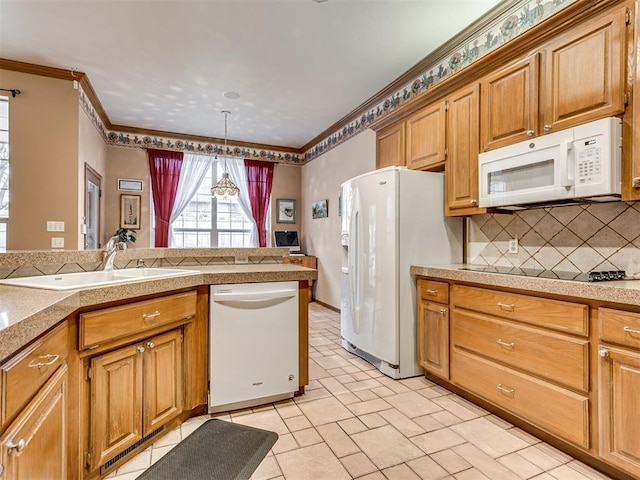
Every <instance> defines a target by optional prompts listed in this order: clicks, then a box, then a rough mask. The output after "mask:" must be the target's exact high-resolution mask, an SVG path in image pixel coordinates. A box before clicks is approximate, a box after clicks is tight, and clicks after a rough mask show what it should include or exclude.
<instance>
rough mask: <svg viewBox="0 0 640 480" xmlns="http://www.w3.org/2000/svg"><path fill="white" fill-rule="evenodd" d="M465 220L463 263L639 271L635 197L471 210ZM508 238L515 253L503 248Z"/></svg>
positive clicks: (639, 214)
mask: <svg viewBox="0 0 640 480" xmlns="http://www.w3.org/2000/svg"><path fill="white" fill-rule="evenodd" d="M468 222H469V223H468V227H469V228H468V237H467V240H468V243H467V247H468V249H467V262H468V263H473V264H478V265H492V266H504V267H511V266H514V267H522V268H535V269H545V270H550V269H553V270H562V271H568V272H589V271H591V270H625V271H626V272H627V275H635V274H638V275H640V202H628V203H626V202H611V203H592V204H585V205H574V206H564V207H552V208H536V209H529V210H520V211H516V212H514V213H513V214H497V213H496V214H486V215H475V216H473V217H471V218H470V219H469V220H468ZM512 238H517V239H518V243H519V248H518V253H509V248H508V247H509V239H512Z"/></svg>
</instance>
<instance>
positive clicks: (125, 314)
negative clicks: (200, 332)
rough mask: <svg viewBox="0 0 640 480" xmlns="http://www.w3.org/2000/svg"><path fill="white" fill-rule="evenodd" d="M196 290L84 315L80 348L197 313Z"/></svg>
mask: <svg viewBox="0 0 640 480" xmlns="http://www.w3.org/2000/svg"><path fill="white" fill-rule="evenodd" d="M195 313H196V292H187V293H180V294H177V295H170V296H167V297H162V298H155V299H153V300H146V301H144V302H136V303H132V304H129V305H123V306H121V307H113V308H105V309H103V310H97V311H95V312H90V313H83V314H82V315H80V338H79V343H80V349H81V350H83V349H85V348H88V347H94V346H97V345H100V344H101V343H105V342H111V341H113V340H117V339H120V338H123V337H127V336H130V335H135V334H137V333H141V332H144V331H146V330H151V329H153V328H156V327H159V326H162V325H165V324H169V323H172V322H176V321H179V320H183V319H186V318H189V317H193V316H194V315H195Z"/></svg>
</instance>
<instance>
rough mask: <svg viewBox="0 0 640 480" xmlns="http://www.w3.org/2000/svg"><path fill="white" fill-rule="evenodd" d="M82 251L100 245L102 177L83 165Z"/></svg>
mask: <svg viewBox="0 0 640 480" xmlns="http://www.w3.org/2000/svg"><path fill="white" fill-rule="evenodd" d="M84 178H85V187H84V232H83V233H84V249H85V250H95V249H98V248H101V245H100V199H101V198H102V177H101V176H100V175H98V172H96V171H95V170H94V169H93V168H91V167H90V166H89V165H88V164H86V163H85V164H84Z"/></svg>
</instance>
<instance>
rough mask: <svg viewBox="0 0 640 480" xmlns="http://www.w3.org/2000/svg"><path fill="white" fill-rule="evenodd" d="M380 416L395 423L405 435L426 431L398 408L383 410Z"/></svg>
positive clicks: (409, 435) (414, 434) (411, 435)
mask: <svg viewBox="0 0 640 480" xmlns="http://www.w3.org/2000/svg"><path fill="white" fill-rule="evenodd" d="M379 415H380V417H382V418H383V419H384V420H386V421H387V422H389V423H390V424H391V425H393V426H394V427H395V428H396V430H398V431H399V432H400V433H401V434H403V435H404V436H405V437H414V436H416V435H421V434H423V433H425V430H424V429H423V428H422V427H421V426H420V425H418V424H417V423H415V422H414V421H412V420H411V419H410V418H409V417H407V416H405V415H403V414H402V413H400V412H399V411H398V410H396V409H389V410H383V411H381V412H380V413H379Z"/></svg>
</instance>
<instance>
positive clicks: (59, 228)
mask: <svg viewBox="0 0 640 480" xmlns="http://www.w3.org/2000/svg"><path fill="white" fill-rule="evenodd" d="M56 232H64V222H56Z"/></svg>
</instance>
